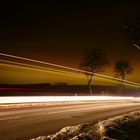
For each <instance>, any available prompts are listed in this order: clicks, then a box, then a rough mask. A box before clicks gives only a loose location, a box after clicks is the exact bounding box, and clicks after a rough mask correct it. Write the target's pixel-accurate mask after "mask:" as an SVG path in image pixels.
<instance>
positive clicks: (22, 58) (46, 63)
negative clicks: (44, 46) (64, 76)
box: [0, 53, 140, 86]
mask: <svg viewBox="0 0 140 140" xmlns="http://www.w3.org/2000/svg"><path fill="white" fill-rule="evenodd" d="M0 55H1V56H6V57H10V58H15V59H19V60H26V61H29V62H34V63H38V64H44V65H49V66H53V67H58V68H62V69H66V70H72V71H75V72H81V73H85V74H94V75H96V76H99V77H103V78H108V79H112V80H117V81H122V79H119V78H114V77H111V76H108V75H103V74H97V73H93V72H89V71H85V70H80V69H76V68H71V67H67V66H63V65H58V64H53V63H48V62H44V61H39V60H34V59H29V58H25V57H20V56H15V55H10V54H5V53H0ZM123 82H125V83H128V84H133V85H137V86H140V84H139V83H136V82H132V81H128V80H123Z"/></svg>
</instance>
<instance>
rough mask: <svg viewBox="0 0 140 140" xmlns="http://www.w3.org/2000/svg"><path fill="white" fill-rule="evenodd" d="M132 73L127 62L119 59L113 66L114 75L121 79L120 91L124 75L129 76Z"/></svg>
mask: <svg viewBox="0 0 140 140" xmlns="http://www.w3.org/2000/svg"><path fill="white" fill-rule="evenodd" d="M132 71H133V68H132V67H131V65H130V63H129V62H128V61H126V60H123V59H120V60H118V61H117V62H115V64H114V72H115V75H116V76H117V77H120V78H121V86H120V90H121V89H122V84H123V81H124V79H125V77H126V75H128V74H131V73H132Z"/></svg>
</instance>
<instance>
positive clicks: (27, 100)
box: [0, 96, 140, 104]
mask: <svg viewBox="0 0 140 140" xmlns="http://www.w3.org/2000/svg"><path fill="white" fill-rule="evenodd" d="M107 100H108V101H113V100H137V101H140V98H134V97H117V96H116V97H115V96H113V97H112V96H34V97H32V96H21V97H20V96H15V97H0V104H9V103H35V102H39V103H40V102H64V101H107Z"/></svg>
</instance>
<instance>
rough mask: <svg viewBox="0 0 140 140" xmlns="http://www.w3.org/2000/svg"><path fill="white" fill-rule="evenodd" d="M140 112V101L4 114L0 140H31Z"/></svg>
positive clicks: (51, 107)
mask: <svg viewBox="0 0 140 140" xmlns="http://www.w3.org/2000/svg"><path fill="white" fill-rule="evenodd" d="M134 110H140V101H132V100H131V101H130V100H117V101H92V102H90V103H80V104H68V105H59V106H56V105H55V106H46V107H36V108H28V109H23V108H22V109H20V110H19V109H18V110H7V111H6V110H5V111H4V110H3V111H2V110H1V111H0V140H29V139H31V138H34V137H38V136H41V135H48V134H53V133H55V132H57V131H59V130H60V129H61V128H62V127H65V126H69V125H76V124H79V123H85V122H97V121H100V120H103V119H107V118H109V117H113V116H116V115H120V114H123V113H127V112H131V111H134Z"/></svg>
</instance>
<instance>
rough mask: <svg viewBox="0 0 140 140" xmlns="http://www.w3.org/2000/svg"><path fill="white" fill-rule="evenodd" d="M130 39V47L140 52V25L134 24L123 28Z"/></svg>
mask: <svg viewBox="0 0 140 140" xmlns="http://www.w3.org/2000/svg"><path fill="white" fill-rule="evenodd" d="M122 27H123V28H124V29H125V30H126V31H127V33H128V35H129V37H130V45H132V46H134V47H136V48H137V49H139V50H140V23H138V22H137V23H134V24H129V25H126V24H125V25H123V26H122Z"/></svg>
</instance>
